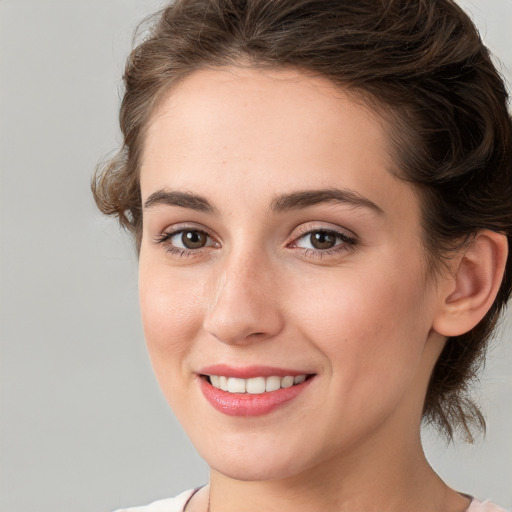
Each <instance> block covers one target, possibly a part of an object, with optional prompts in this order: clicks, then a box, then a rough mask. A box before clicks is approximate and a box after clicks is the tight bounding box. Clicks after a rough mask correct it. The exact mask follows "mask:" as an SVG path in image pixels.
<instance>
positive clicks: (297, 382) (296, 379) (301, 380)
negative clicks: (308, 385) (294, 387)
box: [293, 375, 306, 384]
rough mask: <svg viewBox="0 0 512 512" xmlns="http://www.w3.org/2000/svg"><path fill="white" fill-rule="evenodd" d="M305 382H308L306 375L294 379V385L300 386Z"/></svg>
mask: <svg viewBox="0 0 512 512" xmlns="http://www.w3.org/2000/svg"><path fill="white" fill-rule="evenodd" d="M305 380H306V376H305V375H297V376H296V377H294V378H293V383H294V384H300V383H302V382H304V381H305Z"/></svg>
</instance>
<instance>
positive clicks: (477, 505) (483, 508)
mask: <svg viewBox="0 0 512 512" xmlns="http://www.w3.org/2000/svg"><path fill="white" fill-rule="evenodd" d="M466 512H507V511H506V510H505V509H504V508H501V507H498V505H495V504H494V503H491V502H490V501H478V500H473V501H472V502H471V505H470V506H469V508H468V509H467V511H466Z"/></svg>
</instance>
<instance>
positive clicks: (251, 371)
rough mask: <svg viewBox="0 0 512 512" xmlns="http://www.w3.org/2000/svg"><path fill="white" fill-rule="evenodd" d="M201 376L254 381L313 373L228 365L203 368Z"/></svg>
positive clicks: (268, 367)
mask: <svg viewBox="0 0 512 512" xmlns="http://www.w3.org/2000/svg"><path fill="white" fill-rule="evenodd" d="M197 373H198V374H200V375H222V376H225V377H235V378H238V379H252V378H254V377H271V376H274V375H275V376H277V377H287V376H291V377H296V376H297V375H311V372H307V371H301V370H292V369H289V368H278V367H275V366H229V365H227V364H214V365H210V366H205V367H203V368H201V369H200V370H199V371H198V372H197Z"/></svg>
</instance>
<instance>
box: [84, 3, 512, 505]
mask: <svg viewBox="0 0 512 512" xmlns="http://www.w3.org/2000/svg"><path fill="white" fill-rule="evenodd" d="M125 84H126V92H125V95H124V99H123V104H122V109H121V128H122V131H123V134H124V144H123V147H122V149H121V152H120V153H119V155H118V156H117V157H115V158H114V159H113V160H112V161H111V162H110V163H109V164H108V165H107V166H105V167H104V168H103V169H101V170H99V171H98V173H97V176H96V178H95V181H94V183H93V190H94V194H95V198H96V201H97V203H98V206H99V207H100V209H101V210H102V211H103V212H104V213H107V214H113V215H116V216H118V218H119V220H120V222H121V224H122V225H123V226H125V227H127V228H128V229H129V230H130V231H131V232H132V233H133V235H134V237H135V241H136V244H137V249H138V251H139V260H140V281H139V283H140V300H141V310H142V318H143V325H144V331H145V337H146V341H147V345H148V349H149V353H150V357H151V360H152V363H153V366H154V370H155V372H156V375H157V378H158V380H159V383H160V385H161V387H162V390H163V392H164V394H165V396H166V398H167V400H168V402H169V404H170V405H171V407H172V408H173V410H174V412H175V413H176V415H177V417H178V419H179V420H180V421H181V423H182V425H183V426H184V428H185V430H186V431H187V433H188V434H189V436H190V438H191V439H192V441H193V443H194V444H195V446H196V448H197V450H198V451H199V453H200V454H201V455H202V456H203V457H204V459H205V460H206V461H207V463H208V465H209V466H210V469H211V472H210V483H209V485H208V486H205V487H203V488H201V489H200V490H197V491H187V492H186V493H184V494H182V495H181V496H179V497H177V498H175V499H171V500H164V501H162V502H157V503H155V504H153V505H151V506H148V507H147V508H145V507H143V508H141V509H137V510H147V511H157V510H158V511H160V510H162V511H163V510H165V511H175V510H176V511H178V510H185V509H186V510H187V512H189V511H192V512H199V511H200V512H205V511H210V512H218V511H223V512H229V511H241V510H243V511H252V510H266V511H274V510H275V511H281V510H294V511H296V512H297V511H302V510H304V511H311V510H315V511H316V510H328V511H331V510H332V511H352V512H356V511H373V510H378V511H380V512H382V511H402V510H403V511H405V510H407V511H410V510H415V511H418V512H430V511H432V512H433V511H436V512H439V511H444V512H462V511H465V510H468V511H470V512H478V511H498V510H501V509H500V508H499V507H497V506H494V505H492V504H490V503H481V502H479V501H478V500H476V499H472V498H471V497H469V496H466V495H462V494H460V493H458V492H456V491H455V490H453V489H451V488H449V487H448V486H447V485H446V484H445V483H444V482H443V481H442V480H441V479H440V478H439V477H438V476H437V475H436V474H435V472H434V471H433V470H432V469H431V468H430V466H429V465H428V463H427V461H426V459H425V456H424V454H423V450H422V447H421V440H420V426H421V422H422V421H426V422H430V423H433V424H434V425H436V426H437V427H438V428H439V430H440V432H442V433H444V434H446V435H447V436H448V437H452V435H453V433H454V432H455V431H456V430H461V431H462V432H463V433H465V434H466V436H469V437H470V436H471V435H472V432H473V430H474V428H479V427H480V428H482V427H483V425H484V422H483V418H482V415H481V413H480V412H479V410H478V408H477V407H476V406H475V405H474V404H473V403H472V402H471V401H470V400H469V398H468V396H467V390H468V385H469V383H470V382H471V379H472V378H473V377H474V375H475V372H476V369H477V366H478V363H479V361H480V360H481V358H482V355H483V353H484V350H485V346H486V343H487V341H488V339H489V336H490V335H491V333H492V330H493V327H494V325H495V323H496V321H497V319H498V316H499V314H500V312H501V311H502V309H503V308H504V306H505V304H506V301H507V299H508V297H509V295H510V290H511V278H512V277H511V276H512V273H511V271H512V267H511V265H512V263H511V258H510V257H509V255H508V244H509V240H510V237H511V235H512V204H511V203H512V154H511V151H512V127H511V120H510V116H509V114H508V112H507V107H506V100H507V95H506V91H505V88H504V84H503V83H502V81H501V79H500V76H499V74H498V73H497V71H496V69H495V68H494V66H493V64H492V62H491V60H490V57H489V55H488V52H487V50H486V48H485V47H484V46H483V44H482V42H481V40H480V38H479V36H478V34H477V32H476V29H475V28H474V26H473V24H472V23H471V21H470V20H469V19H468V17H467V16H466V15H465V14H464V13H463V11H462V10H461V9H460V8H459V7H458V6H457V5H456V4H455V3H453V2H452V1H450V0H407V1H405V0H381V1H377V2H376V1H375V0H361V1H358V2H348V1H339V0H332V1H325V0H304V1H296V0H248V1H236V0H178V1H177V2H176V3H175V4H173V5H170V6H168V7H167V8H165V9H164V10H163V11H162V13H161V14H160V16H159V18H158V19H157V20H156V22H155V24H154V26H153V28H152V30H151V31H150V33H149V35H148V37H147V39H146V40H145V41H144V42H142V43H141V44H140V45H139V46H138V47H137V48H136V49H135V50H134V51H133V52H132V54H131V56H130V58H129V60H128V63H127V67H126V73H125Z"/></svg>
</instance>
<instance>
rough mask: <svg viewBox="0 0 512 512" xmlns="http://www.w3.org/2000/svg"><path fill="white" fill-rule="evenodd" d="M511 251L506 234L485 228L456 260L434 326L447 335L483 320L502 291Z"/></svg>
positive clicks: (466, 329)
mask: <svg viewBox="0 0 512 512" xmlns="http://www.w3.org/2000/svg"><path fill="white" fill-rule="evenodd" d="M507 255H508V244H507V238H506V236H505V235H502V234H500V233H496V232H494V231H489V230H487V229H485V230H481V231H479V232H478V233H477V235H476V236H475V238H474V240H473V241H472V242H471V245H470V246H469V247H465V248H464V249H463V250H462V254H461V255H460V256H459V257H457V258H456V259H455V260H454V263H455V264H454V267H455V268H453V271H452V272H451V274H450V275H449V276H448V277H447V280H446V282H444V281H443V282H444V284H445V285H443V286H442V287H441V292H442V297H441V299H442V300H441V304H440V308H439V310H438V312H437V314H436V317H435V319H434V324H433V329H434V330H435V331H436V332H438V333H439V334H442V335H443V336H447V337H450V336H460V335H461V334H464V333H466V332H468V331H470V330H471V329H472V328H473V327H475V325H477V324H478V322H480V320H482V318H483V317H484V316H485V314H486V313H487V311H489V308H490V307H491V305H492V303H493V302H494V299H495V298H496V294H497V293H498V290H499V287H500V284H501V281H502V279H503V274H504V272H505V264H506V261H507Z"/></svg>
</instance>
